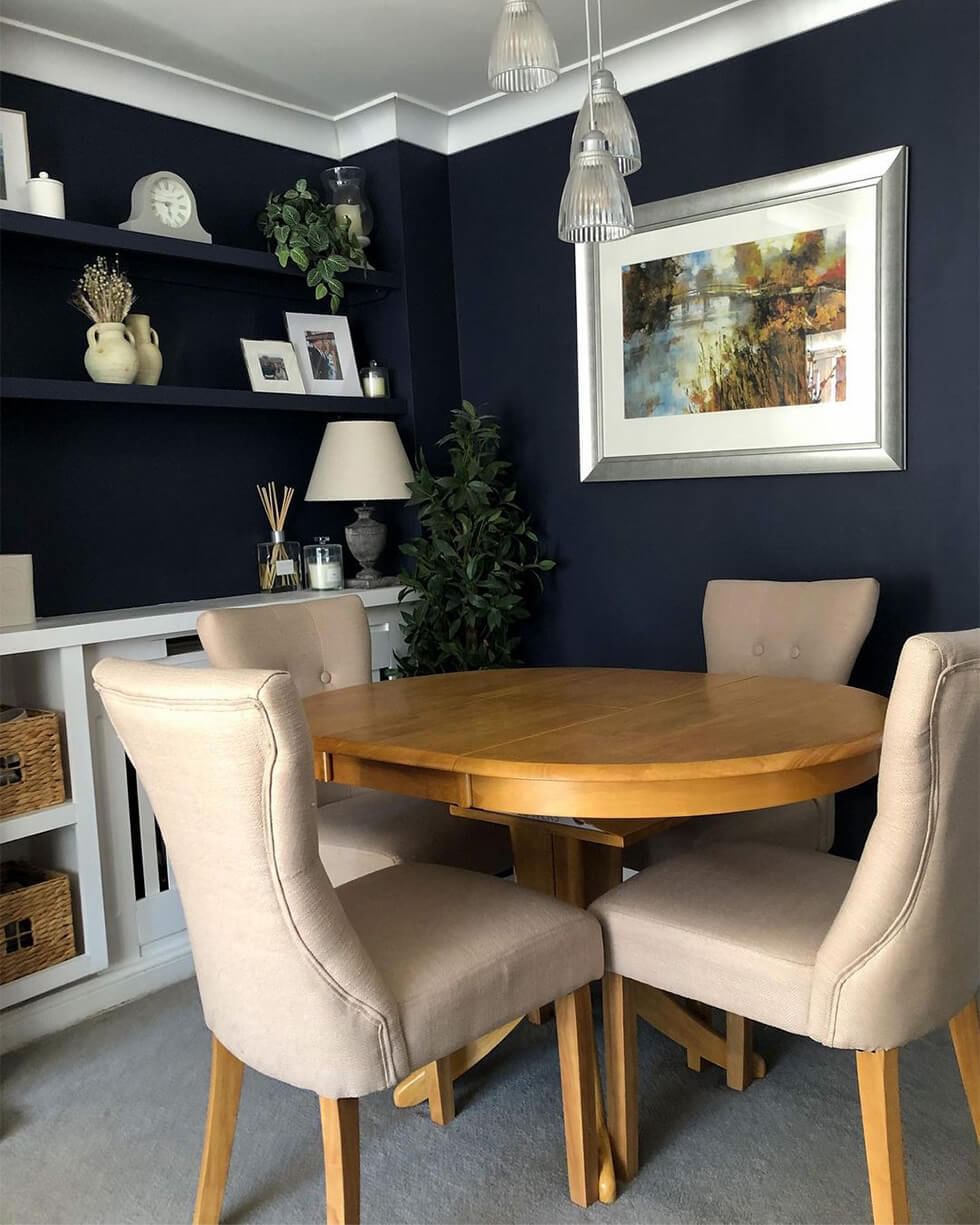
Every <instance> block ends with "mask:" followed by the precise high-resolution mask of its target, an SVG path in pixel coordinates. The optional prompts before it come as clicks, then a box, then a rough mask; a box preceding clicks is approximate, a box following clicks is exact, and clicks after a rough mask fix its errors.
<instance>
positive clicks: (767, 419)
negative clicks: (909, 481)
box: [576, 147, 907, 481]
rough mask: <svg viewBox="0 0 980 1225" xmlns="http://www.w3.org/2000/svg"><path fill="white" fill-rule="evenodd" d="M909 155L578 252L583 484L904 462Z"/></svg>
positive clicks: (776, 183) (754, 185)
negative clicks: (587, 482) (907, 178)
mask: <svg viewBox="0 0 980 1225" xmlns="http://www.w3.org/2000/svg"><path fill="white" fill-rule="evenodd" d="M906 161H907V150H906V149H905V147H899V148H894V149H885V150H882V151H881V152H878V153H869V154H866V155H864V156H861V157H852V158H847V159H845V160H843V161H839V162H828V163H826V164H825V165H822V166H811V167H809V168H808V169H806V170H795V171H791V172H790V173H788V174H777V175H773V176H772V177H770V178H766V179H755V180H752V181H751V182H746V183H738V184H735V185H734V186H732V187H722V188H717V189H714V190H711V191H704V192H698V193H697V194H695V195H690V196H679V197H677V198H675V199H672V200H663V201H660V202H659V203H656V204H647V205H644V206H642V207H640V208H637V209H636V210H635V213H636V232H635V233H634V234H632V235H631V236H630V237H629V238H624V239H622V240H621V241H619V242H611V243H604V244H601V245H598V246H591V247H579V248H578V251H577V266H576V279H577V300H578V354H579V433H580V458H581V477H582V480H583V481H628V480H651V479H660V478H665V477H697V476H756V475H766V474H770V473H793V472H797V473H798V472H861V471H871V470H874V469H889V468H890V469H897V468H904V467H905V213H906Z"/></svg>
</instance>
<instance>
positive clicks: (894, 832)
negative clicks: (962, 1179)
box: [592, 629, 980, 1225]
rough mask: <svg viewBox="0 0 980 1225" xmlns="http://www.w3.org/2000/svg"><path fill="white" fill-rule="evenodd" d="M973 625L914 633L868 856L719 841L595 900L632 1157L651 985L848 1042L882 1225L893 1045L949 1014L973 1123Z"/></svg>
mask: <svg viewBox="0 0 980 1225" xmlns="http://www.w3.org/2000/svg"><path fill="white" fill-rule="evenodd" d="M978 834H980V629H977V630H966V631H963V632H961V633H955V634H922V635H919V636H918V637H915V638H911V639H909V641H908V642H907V643H906V644H905V648H904V650H903V651H902V656H901V660H900V662H899V666H898V673H897V676H896V678H895V686H894V689H893V692H892V696H891V701H890V704H889V707H888V713H887V716H886V721H885V731H884V740H883V745H882V754H881V771H880V776H879V781H878V814H877V817H876V819H875V822H874V825H873V826H872V829H871V833H870V836H869V838H868V842H867V845H866V847H865V850H864V853H863V855H862V856H861V860H860V862H859V863H857V864H854V863H852V862H850V861H849V860H845V859H839V858H837V857H835V856H832V855H826V854H821V853H818V852H814V851H807V850H802V849H799V848H795V847H785V846H775V845H771V844H770V845H766V844H763V843H750V842H731V843H722V842H718V843H715V844H713V845H709V846H704V847H698V848H695V849H693V850H691V851H690V852H688V853H687V854H685V855H678V856H675V857H673V858H671V859H670V860H667V861H665V862H663V863H660V864H656V865H654V866H653V867H650V868H647V869H646V870H645V871H643V872H641V873H640V874H639V875H638V876H636V877H634V878H633V879H632V880H630V881H627V882H626V884H625V885H621V886H620V887H619V888H617V889H614V890H613V891H612V892H610V893H607V894H606V895H605V896H604V897H602V898H600V899H599V900H598V901H597V902H595V903H594V905H593V907H592V910H593V912H594V913H595V914H596V915H597V916H598V917H599V920H600V922H601V923H602V926H603V936H604V940H605V949H606V964H607V974H606V978H605V983H604V986H605V997H606V1059H607V1083H608V1090H607V1091H608V1095H609V1119H610V1131H611V1133H612V1138H613V1150H614V1157H615V1159H616V1161H617V1163H618V1166H619V1170H620V1173H621V1176H622V1177H624V1178H629V1177H631V1176H632V1175H633V1174H634V1173H635V1171H636V1165H637V1101H636V1066H635V1058H636V1026H635V1013H634V1008H635V1003H636V999H637V993H642V991H643V990H644V986H643V985H644V984H647V985H649V986H653V987H657V988H660V989H661V990H666V991H672V992H677V993H679V994H681V995H684V996H692V997H694V998H695V999H698V1000H704V1001H706V1002H707V1003H709V1004H711V1005H714V1006H715V1007H717V1008H722V1009H725V1010H728V1011H732V1012H735V1013H738V1014H739V1015H741V1016H747V1017H752V1018H754V1019H755V1020H758V1021H762V1022H764V1023H765V1024H768V1025H775V1026H778V1027H779V1028H780V1029H785V1030H788V1031H790V1032H791V1033H796V1034H805V1035H808V1036H809V1037H811V1038H813V1039H815V1040H816V1041H817V1042H820V1043H823V1045H825V1046H830V1047H843V1048H845V1049H851V1050H856V1052H857V1071H858V1089H859V1094H860V1099H861V1112H862V1116H863V1120H864V1135H865V1146H866V1150H867V1161H868V1172H869V1176H870V1184H871V1201H872V1206H873V1210H874V1219H875V1222H876V1225H885V1223H886V1222H905V1221H908V1219H909V1218H908V1203H907V1197H906V1190H905V1170H904V1159H903V1156H902V1140H901V1119H900V1115H899V1104H898V1051H899V1048H900V1047H901V1046H903V1045H904V1044H905V1043H907V1042H910V1041H912V1039H914V1038H918V1037H920V1036H921V1035H923V1034H926V1033H928V1032H929V1031H930V1030H932V1029H935V1028H937V1027H938V1026H941V1025H943V1024H945V1023H946V1022H949V1026H950V1029H951V1031H952V1036H953V1042H954V1045H955V1048H956V1053H957V1057H958V1059H959V1064H960V1071H961V1073H962V1075H963V1082H964V1086H965V1088H966V1092H967V1098H968V1101H969V1105H970V1110H971V1113H972V1115H973V1121H974V1126H975V1127H976V1128H977V1129H978V1134H980V1027H978V1024H977V1007H976V1000H975V997H974V992H975V990H976V987H977V982H978V977H980V972H978V942H980V914H978V869H980V863H978V851H980V837H978Z"/></svg>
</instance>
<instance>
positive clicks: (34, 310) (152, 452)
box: [0, 75, 456, 616]
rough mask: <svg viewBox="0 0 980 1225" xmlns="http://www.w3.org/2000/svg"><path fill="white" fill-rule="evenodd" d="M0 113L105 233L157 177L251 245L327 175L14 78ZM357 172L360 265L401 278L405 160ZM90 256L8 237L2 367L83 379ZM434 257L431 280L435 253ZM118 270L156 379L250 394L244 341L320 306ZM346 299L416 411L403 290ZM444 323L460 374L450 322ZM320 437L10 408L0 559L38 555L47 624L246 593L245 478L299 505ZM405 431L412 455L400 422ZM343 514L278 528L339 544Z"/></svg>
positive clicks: (192, 271)
mask: <svg viewBox="0 0 980 1225" xmlns="http://www.w3.org/2000/svg"><path fill="white" fill-rule="evenodd" d="M3 105H4V106H6V107H11V108H14V109H17V110H23V111H25V112H26V113H27V116H28V127H29V140H30V148H31V157H32V163H33V166H34V169H35V170H39V169H42V168H43V169H46V170H48V171H49V173H51V174H52V175H54V176H55V177H57V178H60V179H63V180H64V182H65V189H66V199H67V212H68V216H69V218H71V219H72V220H76V221H90V222H95V223H97V224H102V225H114V224H116V223H117V222H119V221H121V220H123V219H124V218H125V217H127V216H128V215H129V206H130V190H131V188H132V185H133V183H135V182H136V180H137V179H138V178H140V177H141V176H142V175H144V174H146V173H148V172H150V171H152V170H159V169H171V170H175V171H177V172H178V173H180V174H182V175H183V176H184V177H185V178H186V179H187V180H188V182H189V183H190V184H191V186H192V187H193V188H194V191H195V194H196V197H197V202H198V209H199V212H200V217H201V220H202V222H203V224H204V226H205V228H206V229H208V230H209V231H211V233H212V235H213V237H214V240H215V242H217V243H225V244H228V245H231V246H241V247H252V248H255V249H262V247H263V245H264V240H263V238H262V236H261V235H260V234H259V232H258V230H257V228H256V227H255V216H256V213H257V212H258V210H259V208H260V207H261V206H262V204H263V203H264V201H265V197H266V195H267V193H268V192H269V191H270V190H279V189H282V188H284V187H287V186H289V185H290V184H291V183H293V182H294V181H295V180H296V179H297V178H298V177H300V176H306V177H307V178H308V179H310V181H311V182H312V183H314V184H315V185H318V183H319V178H318V176H319V174H320V172H321V171H322V170H323V169H324V167H325V166H328V165H330V164H331V163H330V162H329V161H328V160H327V159H325V158H322V157H319V156H314V155H312V154H307V153H300V152H296V151H294V150H290V149H282V148H278V147H277V146H275V145H271V144H267V143H265V142H262V141H257V140H250V139H247V138H245V137H241V136H234V135H231V134H229V133H226V132H219V131H216V130H215V129H213V128H208V127H204V126H201V125H198V124H192V123H186V122H183V121H181V120H175V119H170V118H167V117H166V116H161V115H155V114H152V113H150V112H148V111H143V110H138V109H135V108H133V107H128V106H122V105H119V104H116V103H112V102H106V101H103V100H101V99H98V98H94V97H90V96H88V95H85V94H79V93H74V92H71V91H69V90H63V89H59V88H57V87H54V86H50V85H45V84H42V83H40V82H37V81H30V80H26V79H24V78H21V77H15V76H9V75H8V76H5V77H3ZM100 150H106V151H107V152H106V153H105V156H102V155H101V154H100ZM110 150H111V152H108V151H110ZM424 156H426V157H433V158H435V160H436V162H437V163H438V164H439V167H440V171H441V173H442V175H443V177H444V176H445V173H446V171H445V159H444V158H437V157H436V155H434V154H433V155H424ZM358 160H359V162H360V163H361V164H362V165H364V166H365V168H366V169H367V172H368V188H369V192H370V196H371V201H372V204H373V205H374V207H375V212H376V216H377V221H376V234H377V241H376V243H375V245H373V246H372V248H371V253H372V256H373V258H374V262H375V263H376V265H377V266H378V267H379V268H384V269H386V270H389V271H393V272H398V273H402V274H403V275H404V272H405V265H404V259H403V252H404V241H403V236H402V200H401V192H400V164H401V153H400V148H399V146H398V145H397V144H395V143H394V142H392V143H391V144H388V145H383V146H381V147H379V148H377V149H374V150H370V151H369V152H367V153H365V154H362V155H361V156H360V157H359V159H358ZM447 210H448V205H447ZM448 232H449V224H448V211H447V217H446V221H445V224H444V226H443V235H444V255H443V261H444V265H445V267H444V268H443V269H442V271H443V272H445V269H446V268H448V267H449V263H450V260H451V253H450V250H449V243H448ZM95 254H97V252H94V251H93V252H91V253H87V252H84V251H81V250H80V249H79V248H75V247H69V246H62V245H61V244H57V243H51V244H47V245H45V244H44V243H41V242H38V241H36V240H19V239H18V238H16V237H14V236H7V237H6V238H5V240H4V243H3V248H2V257H3V295H2V298H0V324H2V332H3V341H4V343H3V351H2V371H3V373H4V374H6V375H23V376H35V377H48V378H68V379H84V378H85V377H86V376H85V372H84V368H83V366H82V358H83V355H84V350H85V330H86V326H87V324H86V321H85V319H84V318H83V317H82V316H81V315H80V314H78V313H77V312H76V311H74V310H72V309H71V308H70V307H69V306H68V305H67V298H68V296H69V294H70V292H71V289H72V287H73V285H74V282H75V280H76V279H77V276H78V273H79V271H80V268H81V264H82V263H83V262H84V261H85V259H87V258H91V256H94V255H95ZM434 258H435V259H436V267H439V264H438V259H437V253H434ZM122 263H123V266H124V267H125V268H126V269H127V271H128V272H129V275H130V277H131V279H132V280H133V282H134V285H135V287H136V291H137V294H138V296H139V302H138V305H137V309H138V310H140V311H144V312H146V313H148V314H149V315H150V316H151V318H152V321H153V324H154V326H155V327H156V328H157V329H158V331H159V333H160V340H161V347H162V350H163V354H164V373H163V380H162V381H163V382H165V383H171V384H176V385H181V386H202V387H229V388H239V387H241V388H244V387H247V386H248V380H247V377H246V374H245V367H244V364H243V362H242V357H241V350H240V346H239V338H240V337H253V338H255V339H266V338H276V337H280V338H283V339H285V330H284V323H283V318H282V315H283V311H284V310H299V311H311V312H314V311H326V310H327V309H328V307H326V306H324V305H322V304H321V305H318V304H316V303H315V302H314V300H313V296H312V293H311V292H310V291H309V290H307V289H306V288H305V286H304V285H303V283H302V281H301V279H300V278H298V277H297V278H296V279H294V280H293V279H291V280H289V281H287V280H286V278H279V277H275V276H272V277H265V276H256V275H254V274H249V273H241V272H235V271H234V270H228V269H211V268H208V267H207V266H204V265H195V264H193V263H185V262H184V261H178V262H177V263H168V262H167V261H161V260H156V259H150V258H148V257H146V256H141V255H135V254H127V255H124V257H123V260H122ZM449 283H450V285H451V283H452V282H451V269H450V272H449ZM357 299H358V295H357V293H356V292H355V291H351V292H349V294H348V298H347V300H346V304H345V306H344V307H342V309H344V310H347V311H348V313H349V315H350V320H351V331H352V335H353V339H354V346H355V355H356V356H357V358H358V360H359V362H363V363H366V362H367V360H368V359H369V358H370V357H376V358H377V359H378V360H380V361H382V362H384V363H385V364H388V365H389V366H390V367H391V369H392V371H393V390H394V391H395V393H396V394H398V395H401V396H403V397H405V398H406V399H407V400H408V401H409V405H410V406H411V404H412V401H413V380H412V355H411V342H410V335H409V327H408V318H407V311H406V297H405V294H404V292H402V291H395V292H393V293H391V294H390V295H389V296H388V297H387V298H385V299H384V300H383V301H378V302H368V303H363V304H362V305H358V304H357ZM448 322H449V324H450V325H451V329H450V334H451V362H450V364H451V366H452V369H453V372H454V376H455V372H456V349H455V333H454V331H453V330H452V329H454V327H455V318H454V310H453V309H451V310H450V311H449V315H448ZM427 351H428V350H427ZM424 356H425V355H424V354H423V358H424ZM422 366H423V368H425V366H426V362H425V361H424V360H423V362H422ZM323 425H324V420H323V419H322V418H321V417H319V416H318V415H316V414H312V413H293V412H285V413H284V412H279V411H277V412H268V413H266V412H261V411H244V410H243V411H241V412H231V411H227V410H201V409H187V408H181V409H173V408H158V407H147V408H143V407H140V408H135V407H133V406H129V405H120V406H105V405H100V404H98V403H95V404H65V403H42V402H37V401H31V402H22V403H19V402H8V403H6V404H5V405H4V412H3V426H2V444H3V445H2V452H0V548H2V550H3V551H4V552H17V553H21V552H23V553H32V554H33V555H34V566H35V587H36V601H37V608H38V612H39V614H41V615H44V616H52V615H57V614H59V613H71V612H82V611H88V610H91V609H102V608H118V607H125V606H130V605H138V604H153V603H158V602H166V601H171V600H184V599H199V598H204V597H208V596H219V595H233V594H238V593H241V592H246V591H252V590H255V587H256V566H255V544H256V542H257V541H258V540H260V539H264V538H265V537H266V535H267V532H266V530H265V524H264V519H263V517H262V513H261V508H260V507H259V504H258V499H257V497H256V494H255V485H256V484H257V483H260V482H264V481H267V480H276V481H277V482H278V483H279V484H280V485H282V484H287V483H288V484H292V485H294V486H295V487H296V488H297V490H298V492H299V494H300V495H302V492H303V490H304V489H305V486H306V482H307V480H308V479H309V474H310V471H311V469H312V466H313V461H314V458H315V456H316V451H317V447H318V446H319V441H320V437H321V435H322V432H323ZM404 433H405V441H406V444H407V445H408V446H409V448H411V447H412V446H413V445H414V428H413V422H412V417H411V414H410V415H409V417H408V420H407V421H406V422H405V431H404ZM384 516H385V517H386V518H387V519H388V520H389V521H390V522H391V523H392V524H393V525H394V526H395V528H396V531H395V533H393V534H394V535H396V536H397V535H399V534H403V533H404V531H405V530H407V526H408V524H409V523H410V522H411V517H410V516H409V515H408V514H407V512H404V511H401V510H398V509H396V508H394V507H386V508H385V509H384ZM352 517H353V516H352V514H351V510H350V508H349V507H346V506H336V505H333V504H326V503H320V504H316V505H313V504H311V505H309V506H307V505H305V504H304V503H302V501H299V503H298V505H296V509H295V511H294V513H293V515H292V516H291V518H290V535H291V536H295V537H296V538H297V539H299V540H303V541H309V540H311V539H312V538H313V537H314V536H315V535H319V534H321V533H326V534H329V535H331V536H332V537H333V538H334V539H335V540H337V539H341V538H342V532H343V525H344V524H345V523H346V522H347V521H349V520H350V519H351V518H352ZM390 554H391V555H390V558H389V564H390V565H397V556H396V554H395V551H394V550H393V549H392V550H391V551H390ZM348 561H350V559H348Z"/></svg>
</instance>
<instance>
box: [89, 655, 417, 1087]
mask: <svg viewBox="0 0 980 1225" xmlns="http://www.w3.org/2000/svg"><path fill="white" fill-rule="evenodd" d="M93 676H94V680H95V686H96V689H97V690H98V692H99V694H100V695H101V697H102V701H103V703H104V704H105V708H106V710H107V711H108V714H109V718H110V719H111V720H112V724H113V726H114V727H115V729H116V732H117V733H118V735H119V738H120V740H121V741H122V743H123V746H124V748H125V750H126V752H127V753H128V754H129V757H130V759H131V761H132V762H133V765H134V766H135V768H136V772H137V774H138V775H139V777H140V780H141V781H142V783H143V786H144V787H145V789H146V792H147V795H148V796H149V799H150V802H151V804H152V805H153V811H154V813H155V815H156V819H157V821H158V822H159V825H160V829H161V831H162V832H163V836H164V839H165V841H166V844H167V850H168V853H169V855H170V858H171V861H172V862H173V866H174V871H175V875H176V880H177V885H178V887H179V889H180V897H181V901H182V903H183V907H184V913H185V915H186V918H187V928H188V933H189V935H190V941H191V948H192V951H193V954H194V964H195V968H196V970H197V978H198V985H199V988H200V992H201V999H202V1002H203V1005H204V1015H205V1018H206V1020H207V1024H208V1027H209V1028H210V1029H211V1030H212V1032H213V1033H214V1034H215V1035H216V1036H217V1038H218V1039H219V1041H220V1042H222V1043H223V1044H224V1046H226V1047H227V1048H228V1049H229V1050H230V1051H231V1052H232V1053H233V1054H234V1055H237V1056H238V1058H239V1059H242V1060H243V1061H244V1062H245V1063H247V1064H248V1065H249V1066H250V1067H253V1068H256V1069H258V1071H260V1072H264V1073H266V1074H267V1075H269V1076H274V1077H276V1078H277V1079H279V1080H282V1081H285V1082H287V1083H288V1084H292V1085H297V1086H298V1087H300V1088H305V1089H312V1090H313V1091H314V1092H316V1093H317V1094H319V1095H320V1096H324V1097H333V1098H336V1097H359V1096H361V1095H363V1094H365V1093H369V1092H373V1091H374V1090H377V1089H381V1088H384V1087H385V1086H390V1085H392V1084H394V1083H395V1082H396V1081H397V1079H398V1077H399V1076H402V1075H405V1074H406V1073H407V1071H408V1070H409V1069H408V1068H407V1066H406V1055H405V1050H404V1039H403V1036H402V1031H401V1024H400V1021H399V1019H398V1012H397V1007H396V1005H395V1002H394V1000H393V998H392V997H391V995H390V993H389V991H388V988H387V987H386V986H385V984H384V982H383V980H382V978H381V975H380V973H379V971H378V970H377V968H376V967H375V966H374V964H373V963H372V961H371V960H370V958H369V957H368V955H367V953H366V952H365V950H364V947H363V945H362V944H361V942H360V940H359V939H358V937H357V935H356V934H355V932H354V929H353V928H352V927H351V925H350V923H349V922H348V920H347V916H346V915H345V913H344V910H343V907H342V906H341V904H340V901H339V900H338V898H337V895H336V893H335V892H334V890H333V887H332V885H331V884H330V881H329V879H328V877H327V874H326V873H325V872H324V870H323V867H322V865H321V863H320V858H319V854H318V849H317V833H316V826H315V819H314V809H313V770H312V765H311V762H312V748H311V744H310V737H309V732H308V730H307V727H306V723H305V720H304V718H303V711H302V707H301V705H300V702H299V699H298V697H297V695H296V690H295V688H294V687H293V685H292V683H291V681H290V679H289V677H288V676H287V675H286V674H285V673H282V672H270V671H237V670H236V671H217V670H214V669H210V668H209V669H196V668H195V669H190V668H187V669H185V668H169V667H165V666H162V665H159V664H148V663H136V662H131V661H125V660H117V659H107V660H103V661H102V662H101V663H100V664H98V666H97V667H96V668H95V670H94V673H93Z"/></svg>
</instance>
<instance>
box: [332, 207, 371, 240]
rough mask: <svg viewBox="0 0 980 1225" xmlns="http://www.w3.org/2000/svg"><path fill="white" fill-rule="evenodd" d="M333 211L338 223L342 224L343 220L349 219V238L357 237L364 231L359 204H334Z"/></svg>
mask: <svg viewBox="0 0 980 1225" xmlns="http://www.w3.org/2000/svg"><path fill="white" fill-rule="evenodd" d="M333 211H334V215H335V216H336V218H337V224H338V225H343V223H344V222H345V221H350V236H351V238H359V237H360V236H361V235H362V234H363V233H364V226H363V224H362V221H361V206H360V205H359V204H335V205H334V210H333Z"/></svg>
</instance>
